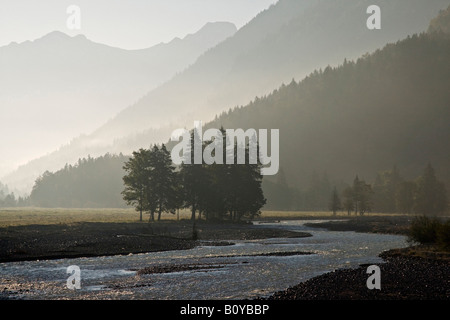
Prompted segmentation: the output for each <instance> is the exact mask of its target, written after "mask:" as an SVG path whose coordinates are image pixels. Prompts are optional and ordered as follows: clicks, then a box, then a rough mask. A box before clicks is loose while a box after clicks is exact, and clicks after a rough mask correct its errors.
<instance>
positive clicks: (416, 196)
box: [330, 164, 449, 215]
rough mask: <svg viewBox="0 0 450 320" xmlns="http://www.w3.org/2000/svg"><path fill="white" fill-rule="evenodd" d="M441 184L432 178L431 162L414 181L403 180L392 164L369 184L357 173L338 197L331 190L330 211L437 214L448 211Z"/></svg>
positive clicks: (444, 190)
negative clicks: (389, 168) (350, 184)
mask: <svg viewBox="0 0 450 320" xmlns="http://www.w3.org/2000/svg"><path fill="white" fill-rule="evenodd" d="M448 207H449V203H448V197H447V190H446V187H445V184H444V183H443V182H442V181H439V180H438V179H437V177H436V174H435V171H434V168H433V167H432V166H431V164H428V166H427V167H426V168H425V170H424V172H423V174H422V175H421V176H420V177H418V178H417V179H416V180H405V179H403V178H402V177H401V175H400V173H399V170H398V168H397V167H396V166H394V168H393V169H392V170H390V171H384V172H381V173H379V174H378V175H377V178H376V181H375V182H374V183H373V184H372V185H371V184H368V183H366V182H365V181H364V180H360V179H359V178H358V176H356V178H355V179H354V181H353V184H352V186H349V187H347V188H345V189H344V190H343V192H342V200H341V198H340V197H339V194H338V193H337V191H336V190H335V191H334V192H333V194H332V196H331V201H330V210H331V211H333V212H334V214H336V211H338V210H345V211H347V213H348V214H349V215H350V214H351V212H354V213H355V214H360V215H363V214H364V213H366V212H386V213H410V214H420V215H439V214H443V213H445V212H446V211H447V210H448Z"/></svg>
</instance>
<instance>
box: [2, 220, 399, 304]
mask: <svg viewBox="0 0 450 320" xmlns="http://www.w3.org/2000/svg"><path fill="white" fill-rule="evenodd" d="M306 222H313V221H311V220H308V221H282V222H280V223H261V224H258V223H256V225H257V226H258V227H261V228H264V227H275V228H285V229H289V230H293V231H300V232H308V233H311V234H312V237H306V238H276V239H275V238H274V239H264V240H251V241H232V242H233V243H234V244H233V245H229V246H208V245H204V246H201V247H196V248H194V249H191V250H179V251H166V252H153V253H145V254H132V255H126V256H109V257H95V258H76V259H59V260H43V261H24V262H8V263H0V298H7V299H178V300H193V299H197V300H203V299H205V300H210V299H252V298H255V297H260V296H268V295H270V294H272V293H274V292H276V291H279V290H284V289H286V288H288V287H290V286H293V285H296V284H298V283H300V282H302V281H305V280H307V279H309V278H312V277H314V276H317V275H320V274H323V273H326V272H329V271H333V270H336V269H340V268H354V267H358V266H359V265H360V264H379V263H383V261H382V259H381V258H379V257H378V254H380V253H381V252H382V251H384V250H388V249H392V248H401V247H405V246H406V245H407V243H406V238H405V237H404V236H397V235H382V234H368V233H356V232H335V231H327V230H324V229H318V228H311V227H307V226H305V225H304V223H306ZM280 252H287V253H291V254H287V255H285V256H282V255H272V254H274V253H280ZM296 252H311V253H313V254H308V255H301V254H294V253H296ZM72 265H76V266H78V267H79V268H80V285H81V289H79V290H69V289H68V288H67V279H68V278H69V276H70V274H68V273H66V271H67V267H69V266H72ZM161 265H162V266H173V265H183V266H186V265H189V266H194V268H192V270H189V271H178V272H169V273H153V274H138V273H137V270H139V269H143V268H146V267H151V266H161ZM203 267H204V268H203Z"/></svg>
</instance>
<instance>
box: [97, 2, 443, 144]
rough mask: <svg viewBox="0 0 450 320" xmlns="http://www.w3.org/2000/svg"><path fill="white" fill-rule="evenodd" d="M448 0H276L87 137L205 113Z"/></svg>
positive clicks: (371, 41)
mask: <svg viewBox="0 0 450 320" xmlns="http://www.w3.org/2000/svg"><path fill="white" fill-rule="evenodd" d="M448 3H449V1H448V0H446V1H444V0H433V1H428V2H426V3H425V2H423V1H420V0H413V1H410V0H400V1H369V0H360V1H354V0H343V1H298V0H281V1H279V2H278V3H277V4H276V5H274V6H272V7H271V8H270V9H268V10H266V11H264V12H262V13H261V14H259V15H258V16H257V17H256V18H255V19H253V20H252V21H251V22H250V23H248V24H247V25H246V26H244V27H243V28H241V29H240V30H239V31H238V32H237V33H236V34H235V35H234V36H233V37H231V38H229V39H227V40H226V41H224V42H223V43H221V44H220V45H218V46H216V47H215V48H213V49H212V50H209V52H207V53H205V54H204V55H202V56H201V57H200V58H199V59H198V61H197V62H196V63H195V64H194V65H193V66H191V67H190V68H188V69H187V70H186V71H184V72H183V73H181V74H179V75H178V76H177V77H175V78H173V79H172V80H171V81H169V82H167V83H165V84H164V85H162V86H160V87H158V88H156V89H155V90H152V91H150V92H149V93H148V94H147V95H146V96H144V97H143V98H142V99H140V100H139V101H138V102H137V103H136V104H134V105H132V106H130V107H128V108H126V109H124V110H123V111H122V112H120V113H119V114H118V115H117V116H116V117H114V118H113V119H111V120H110V121H108V122H107V123H106V124H105V125H104V126H102V127H101V128H100V129H99V130H97V131H96V132H95V133H94V134H93V137H103V138H104V137H111V136H113V137H123V136H125V135H126V134H130V133H136V132H139V131H141V130H143V129H144V128H148V127H153V128H158V127H160V126H161V124H167V123H172V124H173V125H178V126H180V127H183V126H192V125H193V121H194V120H209V119H212V118H213V117H214V116H215V114H217V113H218V112H221V111H223V110H226V109H228V108H230V107H234V106H236V105H243V104H246V103H247V102H248V101H250V100H251V99H253V98H254V97H255V96H261V95H264V94H266V93H268V92H270V91H271V90H272V89H273V88H275V87H277V86H278V85H279V84H280V83H282V82H285V83H289V82H290V81H291V80H292V78H296V79H302V78H303V77H304V76H306V75H307V74H308V73H310V72H311V71H312V70H314V69H317V68H320V67H325V66H326V65H328V64H330V65H336V64H338V63H341V62H342V61H343V60H344V58H347V59H353V58H357V57H359V56H361V55H362V54H364V53H366V52H370V51H373V50H375V49H376V48H379V47H381V46H383V45H385V44H386V43H388V42H392V41H396V40H399V39H402V38H404V37H406V36H407V35H410V34H413V33H417V32H421V31H424V30H426V28H427V26H428V24H429V21H430V20H431V19H432V18H433V17H435V16H436V14H437V13H438V11H439V9H442V8H445V7H446V5H448ZM373 4H378V5H380V7H381V8H382V28H381V30H376V31H372V30H368V29H367V27H366V20H367V18H368V17H369V15H368V14H367V13H366V10H367V7H368V6H370V5H373Z"/></svg>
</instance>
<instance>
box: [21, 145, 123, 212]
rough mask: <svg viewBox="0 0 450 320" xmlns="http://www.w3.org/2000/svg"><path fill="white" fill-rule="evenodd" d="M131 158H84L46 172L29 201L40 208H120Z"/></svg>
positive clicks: (113, 156) (107, 155) (37, 181)
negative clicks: (126, 169)
mask: <svg viewBox="0 0 450 320" xmlns="http://www.w3.org/2000/svg"><path fill="white" fill-rule="evenodd" d="M128 158H129V157H127V156H124V155H122V154H120V155H110V154H106V155H104V156H102V157H98V158H95V159H94V158H91V157H88V158H84V159H80V160H78V163H76V164H75V165H66V166H65V167H64V168H63V169H61V170H58V171H56V172H48V171H46V172H45V173H44V174H43V175H42V176H40V177H39V178H38V179H37V180H36V183H35V185H34V187H33V191H32V192H31V195H30V199H29V203H30V204H32V205H33V206H39V207H61V208H71V207H74V208H120V207H125V206H126V204H125V202H124V201H123V200H122V196H121V194H120V193H121V192H122V190H123V188H124V187H123V180H122V177H123V176H124V175H125V171H124V170H123V168H122V167H123V165H124V164H125V162H126V161H127V160H128Z"/></svg>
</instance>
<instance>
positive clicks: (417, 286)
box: [268, 252, 450, 300]
mask: <svg viewBox="0 0 450 320" xmlns="http://www.w3.org/2000/svg"><path fill="white" fill-rule="evenodd" d="M382 257H383V258H384V259H385V263H382V264H379V265H378V266H379V267H380V271H381V289H380V290H378V289H372V290H370V289H368V288H367V285H366V282H367V279H368V277H369V275H368V274H367V266H360V267H359V268H357V269H341V270H336V271H334V272H330V273H326V274H324V275H321V276H318V277H315V278H312V279H310V280H308V281H305V282H303V283H300V284H298V285H296V286H293V287H291V288H288V289H286V290H284V291H280V292H276V293H275V294H273V295H272V296H270V297H269V298H268V299H269V300H448V299H449V298H450V263H449V261H448V260H441V259H427V258H420V257H411V256H406V255H396V254H394V255H391V253H390V252H386V253H384V254H382Z"/></svg>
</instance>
